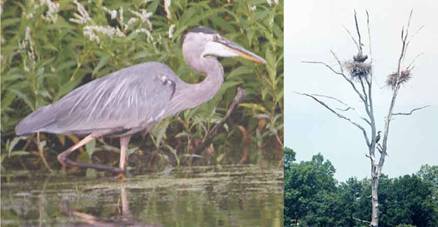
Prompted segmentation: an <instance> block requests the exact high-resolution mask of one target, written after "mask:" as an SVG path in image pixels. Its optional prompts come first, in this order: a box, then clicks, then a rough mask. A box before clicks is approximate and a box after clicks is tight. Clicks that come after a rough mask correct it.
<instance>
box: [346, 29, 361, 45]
mask: <svg viewBox="0 0 438 227" xmlns="http://www.w3.org/2000/svg"><path fill="white" fill-rule="evenodd" d="M344 29H345V31H346V32H347V34H348V35H349V36H350V38H351V40H353V43H354V44H355V45H356V47H357V49H358V50H360V46H359V43H357V41H356V39H355V38H354V36H353V34H351V32H350V30H348V28H346V27H345V26H344Z"/></svg>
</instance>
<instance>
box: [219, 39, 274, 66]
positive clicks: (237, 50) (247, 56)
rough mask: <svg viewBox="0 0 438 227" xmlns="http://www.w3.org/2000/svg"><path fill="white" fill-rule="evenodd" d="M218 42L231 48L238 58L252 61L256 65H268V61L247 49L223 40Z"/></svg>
mask: <svg viewBox="0 0 438 227" xmlns="http://www.w3.org/2000/svg"><path fill="white" fill-rule="evenodd" d="M216 42H218V43H220V44H222V45H224V46H225V47H227V48H229V49H230V50H231V51H232V52H234V53H235V54H236V55H237V56H240V57H243V58H245V59H248V60H250V61H253V62H255V63H258V64H266V60H265V59H263V58H262V57H260V56H258V55H257V54H254V53H252V52H251V51H249V50H246V49H245V48H243V47H241V46H239V45H238V44H236V43H234V42H232V41H230V40H227V39H224V38H221V39H219V40H217V41H216Z"/></svg>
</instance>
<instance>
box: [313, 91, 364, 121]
mask: <svg viewBox="0 0 438 227" xmlns="http://www.w3.org/2000/svg"><path fill="white" fill-rule="evenodd" d="M311 95H313V96H315V97H321V98H327V99H331V100H334V101H336V102H338V103H340V104H342V105H344V106H345V108H344V109H341V108H336V109H337V110H340V111H343V112H347V111H349V110H353V111H354V112H355V113H356V114H357V115H358V116H359V117H360V118H361V119H362V120H364V121H365V122H366V123H367V124H369V125H371V122H370V121H369V120H368V119H366V118H364V117H362V116H361V115H360V113H359V112H357V110H356V108H354V107H353V106H351V105H349V104H347V103H345V102H344V101H342V100H340V99H338V98H335V97H333V96H328V95H320V94H311Z"/></svg>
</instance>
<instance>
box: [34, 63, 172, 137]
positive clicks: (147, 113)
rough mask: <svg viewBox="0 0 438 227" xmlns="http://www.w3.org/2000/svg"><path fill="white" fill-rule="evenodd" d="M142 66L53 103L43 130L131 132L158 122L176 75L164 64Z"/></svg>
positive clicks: (91, 83) (170, 97) (60, 131)
mask: <svg viewBox="0 0 438 227" xmlns="http://www.w3.org/2000/svg"><path fill="white" fill-rule="evenodd" d="M146 66H148V67H145V65H137V66H133V67H130V68H126V69H123V70H121V71H118V72H115V73H113V74H112V75H109V76H107V77H104V78H101V79H98V80H95V81H92V82H90V83H88V84H86V85H84V86H82V87H80V88H78V89H76V90H74V91H73V92H71V93H69V94H68V95H66V96H65V97H64V98H62V99H61V100H59V101H58V102H57V103H55V104H53V108H54V110H55V111H56V119H55V121H54V123H52V124H50V125H49V126H47V127H46V128H45V130H43V131H52V132H57V133H65V132H79V131H80V132H87V131H89V132H91V131H93V130H97V129H114V130H117V129H132V128H138V127H142V126H145V124H147V123H148V122H154V121H158V120H160V119H161V117H162V116H163V115H164V114H165V111H166V107H167V105H168V104H169V101H170V99H172V97H173V94H174V93H175V89H176V86H177V83H176V76H175V74H174V73H173V72H172V71H171V70H170V69H169V68H168V67H167V66H165V65H162V64H156V65H155V67H151V65H146ZM152 66H154V65H152ZM158 66H159V67H158Z"/></svg>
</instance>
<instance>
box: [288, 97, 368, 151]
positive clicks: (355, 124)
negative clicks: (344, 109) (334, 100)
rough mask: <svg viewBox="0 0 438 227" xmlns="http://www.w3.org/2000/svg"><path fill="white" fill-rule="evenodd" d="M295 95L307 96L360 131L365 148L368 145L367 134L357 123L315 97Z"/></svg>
mask: <svg viewBox="0 0 438 227" xmlns="http://www.w3.org/2000/svg"><path fill="white" fill-rule="evenodd" d="M295 93H296V94H299V95H304V96H307V97H310V98H312V99H313V100H315V101H316V102H318V103H319V104H320V105H322V106H323V107H325V108H326V109H328V110H329V111H330V112H332V113H333V114H335V115H336V116H337V117H339V118H341V119H344V120H346V121H348V122H350V123H351V124H352V125H354V126H356V127H357V128H358V129H359V130H360V131H362V134H363V136H364V139H365V142H366V144H367V146H369V145H370V141H369V139H368V135H367V132H366V130H365V128H364V127H362V126H361V125H360V124H359V123H357V122H355V121H353V120H351V119H350V118H348V117H347V116H345V115H343V114H340V113H338V112H337V111H336V110H334V109H333V108H331V107H330V106H329V105H327V104H326V103H325V102H323V101H321V100H320V99H318V98H317V97H315V96H313V95H311V94H307V93H298V92H295Z"/></svg>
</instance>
